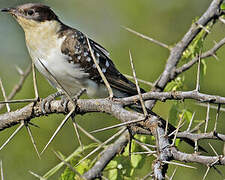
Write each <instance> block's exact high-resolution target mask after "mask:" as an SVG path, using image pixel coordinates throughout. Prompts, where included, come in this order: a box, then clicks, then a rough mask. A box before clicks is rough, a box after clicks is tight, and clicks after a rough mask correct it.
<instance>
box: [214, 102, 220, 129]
mask: <svg viewBox="0 0 225 180" xmlns="http://www.w3.org/2000/svg"><path fill="white" fill-rule="evenodd" d="M220 106H221V104H218V108H217V112H216V121H215V126H214V132H216V129H217V123H218V119H219V115H220Z"/></svg>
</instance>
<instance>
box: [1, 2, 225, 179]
mask: <svg viewBox="0 0 225 180" xmlns="http://www.w3.org/2000/svg"><path fill="white" fill-rule="evenodd" d="M222 2H223V0H213V1H212V3H211V4H210V6H209V8H208V9H207V10H206V11H205V13H204V14H203V15H202V16H201V17H200V18H199V19H198V21H196V23H194V24H192V25H191V27H190V29H189V30H188V31H187V33H186V34H185V35H184V37H183V38H182V39H181V41H179V42H178V43H176V45H175V46H174V47H171V46H168V45H166V44H164V43H161V42H159V41H157V40H154V39H152V38H148V37H146V36H144V35H141V34H140V33H137V32H135V31H133V30H131V29H128V28H127V30H129V31H131V32H133V33H135V34H137V35H139V36H141V37H143V38H145V39H147V40H150V41H151V42H153V43H156V44H158V45H160V46H162V47H164V48H167V49H169V51H170V55H169V57H168V59H167V63H166V65H165V68H164V70H163V72H162V74H161V75H160V77H159V78H158V80H157V81H156V82H155V83H154V88H153V89H154V91H153V92H148V93H145V94H142V98H143V100H144V101H146V100H149V101H148V109H152V108H153V107H154V105H155V103H156V101H157V100H160V101H165V100H185V99H194V100H196V101H198V102H204V103H214V104H218V105H219V107H220V105H221V104H225V97H221V96H214V95H208V94H203V93H200V92H198V91H196V90H194V91H187V92H162V91H163V90H164V88H165V86H166V85H167V84H168V83H169V82H170V81H171V80H173V79H175V78H176V77H177V76H178V75H179V74H181V73H183V72H184V71H186V70H188V69H190V68H191V67H192V66H193V65H194V64H195V63H196V62H198V58H199V57H195V58H193V59H192V60H191V61H189V62H188V63H187V64H184V65H183V66H181V67H177V65H178V63H179V61H180V59H181V57H182V54H183V52H184V51H185V50H186V48H187V47H188V45H189V44H190V43H191V42H192V41H193V39H194V38H195V37H196V36H197V35H198V33H199V32H201V31H204V30H205V29H206V28H205V26H206V25H207V24H208V23H209V22H212V21H215V20H217V19H218V18H220V19H221V15H222V14H223V12H222V11H221V10H220V5H221V3H222ZM224 44H225V38H224V39H222V40H221V41H219V43H217V44H215V46H214V47H213V48H212V49H210V50H208V51H206V52H203V53H202V54H201V55H200V58H201V59H204V58H207V57H210V56H213V57H215V54H216V52H217V51H218V50H219V49H220V48H221V47H222V46H223V45H224ZM29 72H30V69H28V70H27V71H26V72H25V73H24V76H23V77H21V81H20V82H21V83H19V85H18V87H19V88H14V90H13V91H12V93H11V94H10V95H9V96H8V97H7V100H8V101H7V102H4V104H6V103H10V102H16V101H10V99H12V98H13V96H14V95H15V94H16V93H17V92H18V89H20V88H21V87H22V84H23V82H24V80H25V79H26V76H27V74H29ZM135 80H137V79H135ZM139 99H140V96H139V95H136V96H132V97H128V98H123V99H115V100H112V99H90V100H78V101H77V104H76V105H77V108H76V114H84V113H90V112H105V113H109V114H111V115H113V116H114V117H116V118H117V119H120V120H121V121H122V122H129V121H135V120H142V119H143V121H140V122H139V121H138V122H137V123H135V125H137V127H136V126H132V130H133V132H134V133H141V132H143V131H142V130H140V128H138V127H141V128H143V129H144V130H145V131H149V133H151V134H152V135H153V136H154V137H155V139H156V145H157V146H156V147H157V153H156V156H157V158H156V160H155V161H154V162H153V164H152V170H153V173H152V176H153V178H154V179H165V174H166V171H167V168H168V163H169V161H171V160H178V161H180V162H197V163H201V164H204V165H207V166H208V167H214V166H215V165H225V157H224V156H202V155H199V154H197V153H196V154H187V153H183V152H180V151H178V150H177V149H176V148H175V147H173V146H171V142H170V140H169V138H168V137H167V136H166V134H165V129H164V128H165V127H163V126H162V124H161V123H160V120H159V119H160V118H159V116H155V115H150V117H149V119H148V120H145V116H144V115H143V114H140V113H137V112H133V111H128V110H126V109H124V106H128V105H131V104H135V103H137V102H138V101H139ZM2 103H3V102H2ZM1 107H3V105H1V106H0V108H1ZM50 107H51V111H50V112H48V114H52V113H65V109H64V107H62V105H61V102H60V101H52V102H51V106H50ZM73 108H74V104H73V103H72V102H69V104H68V109H69V110H72V109H73ZM218 114H219V113H218ZM43 115H44V114H43V113H42V111H41V101H37V102H32V103H30V104H28V105H27V106H25V107H23V108H22V109H18V110H16V111H12V112H8V113H5V114H2V115H0V131H1V130H4V129H6V128H8V127H11V126H13V125H16V124H19V123H21V124H22V125H23V123H24V122H29V121H30V120H31V119H32V118H35V117H39V116H43ZM144 120H145V121H144ZM190 126H191V124H190ZM215 127H216V126H215ZM177 130H178V129H177ZM189 130H190V128H188V130H187V131H185V132H178V131H177V132H178V133H177V134H176V137H180V138H181V137H185V138H188V139H190V140H193V141H195V142H196V143H197V141H198V140H200V139H215V140H220V141H225V135H224V134H219V133H217V132H216V129H214V131H213V132H209V133H207V132H205V133H200V134H195V133H193V132H192V131H189ZM127 136H128V134H127V133H124V134H123V135H122V136H120V138H119V139H118V140H116V141H115V143H113V144H112V145H110V146H109V147H108V148H106V149H105V150H104V152H103V153H102V156H101V157H100V158H99V160H97V162H96V164H95V165H94V167H93V168H92V169H91V170H89V171H88V172H86V173H85V174H84V175H83V176H84V177H85V178H86V179H94V178H96V177H100V176H101V172H102V171H103V169H104V167H105V166H106V165H107V164H108V162H110V160H111V159H112V158H113V157H114V156H115V155H116V154H118V152H119V151H120V150H122V149H123V148H124V147H125V146H126V144H127V143H128V142H129V138H128V137H127Z"/></svg>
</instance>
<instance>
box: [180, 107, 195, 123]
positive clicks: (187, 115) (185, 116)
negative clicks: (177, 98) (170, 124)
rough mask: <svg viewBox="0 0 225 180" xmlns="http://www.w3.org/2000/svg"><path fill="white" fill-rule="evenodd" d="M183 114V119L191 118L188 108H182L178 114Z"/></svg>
mask: <svg viewBox="0 0 225 180" xmlns="http://www.w3.org/2000/svg"><path fill="white" fill-rule="evenodd" d="M182 114H183V119H185V120H186V121H187V122H190V121H191V118H192V116H193V113H192V112H191V111H190V110H188V109H183V110H182V112H181V113H180V114H179V116H180V117H181V116H182Z"/></svg>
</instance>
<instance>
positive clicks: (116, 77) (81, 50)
mask: <svg viewBox="0 0 225 180" xmlns="http://www.w3.org/2000/svg"><path fill="white" fill-rule="evenodd" d="M89 42H90V45H91V48H92V50H93V53H94V55H95V59H96V61H97V63H98V65H99V66H100V68H101V70H102V72H103V73H104V75H105V77H106V79H107V80H108V82H109V84H110V86H111V87H112V88H114V89H117V90H119V91H120V92H123V93H125V94H127V96H131V95H136V94H137V90H136V86H135V84H134V83H133V82H131V81H129V80H128V79H127V78H126V77H125V76H123V75H122V74H121V73H120V72H119V71H118V70H117V68H116V67H115V65H114V63H113V62H112V60H111V59H110V58H109V53H108V51H107V50H106V49H105V48H103V47H102V46H101V45H99V44H97V43H96V42H94V41H93V40H91V39H89ZM62 53H63V54H65V55H67V56H68V57H69V59H68V61H69V62H70V63H74V64H79V65H80V66H81V68H82V69H84V71H85V73H87V74H88V75H89V79H91V80H93V81H95V82H96V83H98V84H99V83H101V84H102V83H104V82H103V81H102V78H101V76H100V74H99V72H98V70H97V68H96V65H95V63H94V61H93V59H92V56H91V53H90V50H89V47H88V43H87V39H86V36H85V35H84V34H83V33H81V32H80V31H78V30H75V29H73V30H72V31H71V29H70V31H69V32H67V35H66V39H65V40H64V43H63V45H62ZM141 91H142V92H145V91H144V90H143V89H141Z"/></svg>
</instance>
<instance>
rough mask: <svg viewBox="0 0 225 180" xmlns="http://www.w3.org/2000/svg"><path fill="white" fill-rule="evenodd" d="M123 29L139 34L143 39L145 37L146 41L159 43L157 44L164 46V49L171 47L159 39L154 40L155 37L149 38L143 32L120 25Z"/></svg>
mask: <svg viewBox="0 0 225 180" xmlns="http://www.w3.org/2000/svg"><path fill="white" fill-rule="evenodd" d="M122 27H123V28H124V29H125V30H127V31H129V32H131V33H133V34H136V35H137V36H140V37H141V38H143V39H146V40H148V41H151V42H153V43H155V44H157V45H159V46H161V47H164V48H166V49H169V50H170V49H171V48H170V47H169V46H168V45H166V44H164V43H162V42H160V41H158V40H155V39H153V38H150V37H148V36H146V35H143V34H141V33H139V32H136V31H134V30H133V29H130V28H128V27H124V26H122Z"/></svg>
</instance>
